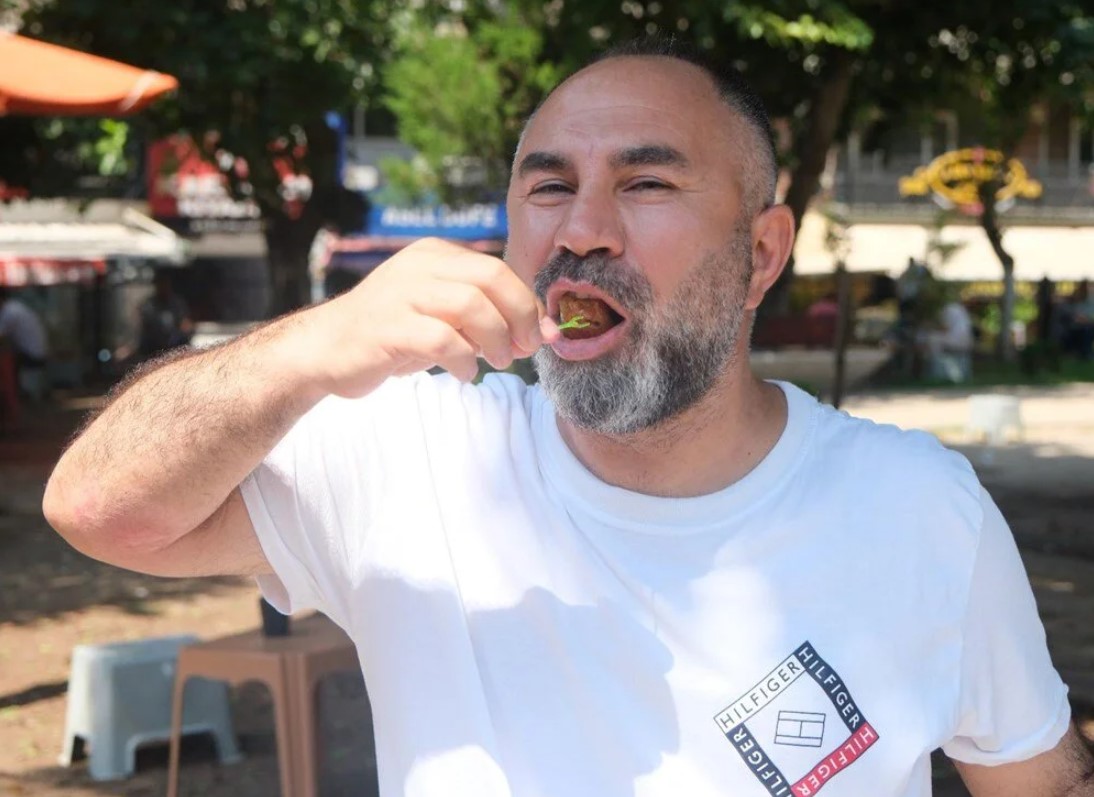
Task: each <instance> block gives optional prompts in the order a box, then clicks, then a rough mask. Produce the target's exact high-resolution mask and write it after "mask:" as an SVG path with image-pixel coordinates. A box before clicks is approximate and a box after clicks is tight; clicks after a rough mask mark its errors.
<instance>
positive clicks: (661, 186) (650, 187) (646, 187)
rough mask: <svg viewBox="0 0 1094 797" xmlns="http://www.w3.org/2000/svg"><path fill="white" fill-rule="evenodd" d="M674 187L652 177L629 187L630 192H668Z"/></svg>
mask: <svg viewBox="0 0 1094 797" xmlns="http://www.w3.org/2000/svg"><path fill="white" fill-rule="evenodd" d="M671 187H672V186H670V185H668V183H664V182H662V181H660V180H657V179H654V178H652V177H642V178H640V179H638V180H635V181H634V182H632V183H630V184H629V185H628V186H627V190H628V191H656V190H668V189H669V188H671Z"/></svg>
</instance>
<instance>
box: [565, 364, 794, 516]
mask: <svg viewBox="0 0 1094 797" xmlns="http://www.w3.org/2000/svg"><path fill="white" fill-rule="evenodd" d="M786 417H787V407H786V399H785V397H784V395H783V392H782V390H781V389H780V388H779V387H778V386H777V385H771V384H768V383H766V382H762V381H760V380H759V379H757V378H756V377H755V376H753V375H752V372H751V370H749V368H748V360H747V353H746V354H745V357H744V365H743V367H742V366H737V367H734V366H733V365H731V366H730V367H729V368H727V369H726V372H725V373H724V374H723V375H722V377H721V378H720V379H719V380H718V381H717V382H716V383H715V385H714V387H713V388H712V389H711V390H710V391H709V392H708V393H707V395H706V396H704V397H703V399H702V400H700V401H699V403H697V404H696V405H695V406H693V407H690V408H689V409H687V410H686V411H684V412H683V413H681V414H680V415H678V416H676V417H674V418H670V419H669V420H667V421H664V422H663V423H660V424H658V425H657V426H656V427H653V428H651V429H646V430H643V431H641V432H637V433H635V434H632V435H626V436H614V435H612V436H609V435H602V434H597V433H595V432H590V431H588V430H585V429H581V428H579V427H576V426H574V425H573V424H572V423H570V422H569V421H566V420H565V419H563V418H559V419H558V427H559V431H560V432H561V434H562V438H563V440H565V441H566V445H567V446H569V448H570V450H571V451H573V453H574V455H575V456H576V457H577V458H578V460H580V461H581V463H582V464H583V465H584V466H585V467H586V468H588V469H589V470H590V471H591V472H592V473H593V474H595V475H596V476H597V478H599V479H600V480H601V481H604V482H607V483H608V484H612V485H615V486H616V487H622V488H624V489H627V490H632V491H634V492H640V493H646V494H648V495H660V496H666V497H675V498H685V497H692V496H698V495H706V494H709V493H713V492H716V491H718V490H721V489H723V488H725V487H728V486H729V485H731V484H733V483H734V482H736V481H739V480H740V479H741V478H743V477H744V476H745V475H747V474H748V473H749V472H750V471H751V470H752V469H753V468H754V467H756V465H758V464H759V463H760V461H761V460H763V458H764V457H765V456H767V453H768V452H769V451H770V450H771V449H772V448H773V447H774V445H775V443H776V442H777V441H778V439H779V436H780V435H781V434H782V431H783V429H784V428H785V426H786Z"/></svg>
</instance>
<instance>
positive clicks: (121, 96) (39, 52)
mask: <svg viewBox="0 0 1094 797" xmlns="http://www.w3.org/2000/svg"><path fill="white" fill-rule="evenodd" d="M178 85H179V82H178V81H177V80H176V79H175V78H173V77H171V76H170V75H164V74H161V73H159V72H153V71H151V70H147V69H138V68H137V67H134V66H128V65H127V64H122V63H119V62H118V61H111V60H110V59H108V58H100V57H98V56H96V55H91V54H89V53H83V52H80V51H79V50H70V49H68V48H67V47H58V46H57V45H55V44H47V43H46V42H41V41H37V40H36V39H28V38H27V37H25V36H17V35H15V34H9V33H0V115H3V114H21V115H33V116H75V115H80V116H123V115H125V114H129V113H133V112H134V111H139V110H140V109H141V108H143V107H145V106H146V105H148V104H149V103H150V102H152V101H153V100H155V99H156V98H157V97H159V96H160V95H161V94H164V93H166V92H168V91H174V90H175V89H177V88H178Z"/></svg>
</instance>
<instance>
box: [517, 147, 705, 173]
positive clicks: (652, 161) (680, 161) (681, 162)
mask: <svg viewBox="0 0 1094 797" xmlns="http://www.w3.org/2000/svg"><path fill="white" fill-rule="evenodd" d="M609 164H610V165H611V167H612V168H613V169H622V168H626V167H628V166H675V167H677V168H684V167H686V166H687V165H688V159H687V157H686V156H685V155H684V153H682V152H681V151H680V150H678V149H676V148H675V147H670V146H669V145H667V144H642V145H639V146H637V147H627V148H626V149H622V150H620V151H619V152H616V153H615V154H613V155H612V157H611V159H610V160H609ZM570 166H571V164H570V159H569V158H567V157H566V156H565V155H561V154H559V153H557V152H540V151H537V152H529V153H528V154H527V155H525V156H524V157H523V158H521V161H520V165H519V166H518V167H517V175H518V176H519V177H525V176H527V175H529V174H531V173H532V172H563V171H566V170H567V169H569V168H570Z"/></svg>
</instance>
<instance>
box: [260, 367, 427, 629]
mask: <svg viewBox="0 0 1094 797" xmlns="http://www.w3.org/2000/svg"><path fill="white" fill-rule="evenodd" d="M413 417H414V391H413V388H411V387H410V386H408V385H407V384H405V380H390V381H389V383H387V384H385V385H384V386H382V387H381V388H380V389H379V390H377V391H374V392H373V393H372V394H370V395H369V396H368V397H366V398H364V399H359V400H354V401H350V400H345V399H337V398H328V399H326V400H324V401H322V402H320V403H319V404H318V405H317V406H316V407H315V408H313V409H312V410H311V411H310V412H309V413H307V414H306V415H305V416H304V417H302V418H301V419H300V420H299V421H298V422H297V423H296V424H295V425H294V426H293V428H292V429H291V430H289V432H288V434H286V435H285V437H284V438H283V439H282V440H281V441H280V442H279V443H278V444H277V446H276V447H275V448H274V449H273V450H272V451H271V452H270V453H269V455H267V457H266V458H265V459H264V460H263V462H262V463H261V464H260V465H259V466H258V467H257V468H255V470H254V471H253V472H252V473H251V474H250V475H249V476H248V477H247V478H246V479H245V480H244V481H243V483H242V484H241V485H240V490H241V492H242V494H243V499H244V503H245V504H246V506H247V511H248V514H249V515H250V518H251V522H252V524H253V525H254V528H255V533H256V534H257V536H258V540H259V543H260V544H261V546H262V550H263V552H264V553H265V555H266V559H267V560H268V561H269V563H270V566H271V569H272V570H273V573H272V574H271V575H268V576H261V577H259V578H258V584H259V587H260V588H261V589H262V592H263V594H264V595H265V597H266V599H267V600H268V601H269V602H270V603H272V604H273V605H274V606H276V607H277V608H278V609H279V610H281V611H282V612H285V613H290V612H297V611H301V610H304V609H318V610H320V611H322V612H323V613H324V614H327V615H328V616H330V617H331V618H332V619H334V620H335V621H336V622H339V623H340V624H342V625H344V624H345V623H346V622H347V621H348V619H349V610H348V603H349V600H348V593H349V590H350V588H351V587H350V582H351V580H352V568H353V566H354V563H355V562H356V561H357V557H358V554H359V551H360V547H361V544H362V541H363V539H364V537H365V535H366V534H367V532H368V528H369V525H370V519H371V518H372V517H373V516H374V509H375V503H376V501H377V496H378V495H379V494H380V493H381V491H382V479H383V468H382V467H381V462H382V461H383V448H384V446H385V444H387V441H385V439H383V438H385V437H398V435H399V431H398V430H399V429H400V428H401V427H405V426H406V425H407V424H408V423H412V422H413ZM381 428H382V429H383V431H381ZM389 464H390V463H389Z"/></svg>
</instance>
